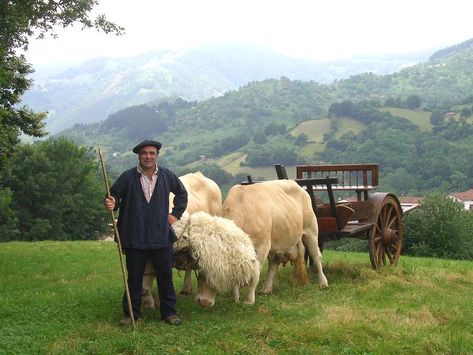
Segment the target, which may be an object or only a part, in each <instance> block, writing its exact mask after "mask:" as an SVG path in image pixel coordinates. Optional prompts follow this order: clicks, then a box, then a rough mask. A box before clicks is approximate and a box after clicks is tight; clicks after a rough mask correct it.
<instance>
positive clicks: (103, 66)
mask: <svg viewBox="0 0 473 355" xmlns="http://www.w3.org/2000/svg"><path fill="white" fill-rule="evenodd" d="M427 56H428V53H414V54H411V55H404V56H398V57H395V56H392V57H381V58H352V59H350V60H343V61H334V62H326V63H325V62H315V61H309V60H301V59H296V58H290V57H287V56H284V55H281V54H279V53H277V52H274V51H272V50H269V49H266V48H261V47H256V46H255V45H249V44H246V43H238V44H227V43H215V44H212V45H210V44H209V45H205V46H201V47H197V48H194V49H193V50H189V51H182V52H172V51H164V50H162V51H158V52H152V53H147V54H144V55H141V56H137V57H132V58H105V57H103V58H95V59H92V60H90V61H87V62H85V63H82V64H79V65H76V66H74V67H70V68H69V69H66V70H62V71H60V72H57V73H55V74H54V75H53V74H51V68H48V70H41V68H39V69H38V73H37V74H36V75H34V76H33V78H34V79H35V82H34V85H33V87H32V88H31V89H30V90H29V91H28V92H27V94H26V95H25V96H24V98H23V99H24V100H23V101H24V103H25V104H28V105H30V106H31V107H32V108H33V109H35V110H41V111H49V116H48V119H47V127H48V129H49V131H51V132H53V133H55V132H57V131H59V130H61V129H65V128H69V127H71V126H72V125H74V124H75V123H91V122H98V121H102V120H104V119H105V118H106V117H107V116H108V115H109V114H111V113H113V112H115V111H118V110H119V109H124V108H126V107H128V106H132V105H136V104H143V103H147V102H150V101H155V100H162V99H163V98H166V99H169V98H170V97H180V98H182V99H184V100H187V101H194V100H204V99H208V98H210V97H217V96H220V95H222V94H223V93H225V92H228V91H229V90H235V89H238V88H239V87H240V86H242V85H245V84H247V83H249V82H253V81H260V80H265V79H278V78H280V77H281V76H285V77H287V78H290V79H292V80H304V81H309V80H314V81H316V82H320V83H327V82H331V81H333V80H335V79H342V78H348V77H349V76H350V75H354V74H359V73H362V72H367V71H370V72H375V73H379V74H385V73H392V72H395V71H397V70H399V69H401V68H404V67H406V66H408V65H412V64H413V63H417V62H419V61H421V60H425V59H426V58H427Z"/></svg>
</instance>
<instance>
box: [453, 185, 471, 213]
mask: <svg viewBox="0 0 473 355" xmlns="http://www.w3.org/2000/svg"><path fill="white" fill-rule="evenodd" d="M448 197H450V198H451V199H452V200H454V201H457V202H460V203H463V205H464V206H465V210H470V211H473V189H470V190H467V191H463V192H452V193H449V194H448Z"/></svg>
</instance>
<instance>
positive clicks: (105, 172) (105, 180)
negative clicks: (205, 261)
mask: <svg viewBox="0 0 473 355" xmlns="http://www.w3.org/2000/svg"><path fill="white" fill-rule="evenodd" d="M99 156H100V164H101V165H102V173H103V180H104V182H105V190H106V191H107V197H111V195H110V187H109V185H108V177H107V170H106V169H105V163H104V160H103V155H102V150H101V149H100V148H99ZM110 217H111V218H112V225H113V233H114V234H115V239H116V241H117V243H118V255H119V257H120V267H121V269H122V276H123V284H124V285H125V293H126V300H127V302H128V313H129V314H130V318H131V324H132V325H133V328H135V316H134V315H133V307H132V306H131V297H130V290H129V288H128V282H127V280H126V272H125V268H124V267H123V255H122V244H121V242H120V235H119V234H118V228H117V222H116V221H115V214H114V213H113V210H110Z"/></svg>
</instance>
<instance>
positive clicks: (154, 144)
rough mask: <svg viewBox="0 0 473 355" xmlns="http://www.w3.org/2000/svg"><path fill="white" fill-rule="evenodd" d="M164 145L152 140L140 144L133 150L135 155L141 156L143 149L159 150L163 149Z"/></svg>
mask: <svg viewBox="0 0 473 355" xmlns="http://www.w3.org/2000/svg"><path fill="white" fill-rule="evenodd" d="M161 146H162V144H161V143H159V142H157V141H151V140H147V139H146V140H144V141H143V142H141V143H140V144H138V145H137V146H136V147H135V148H133V153H136V154H139V153H140V150H141V148H143V147H156V149H157V150H160V149H161Z"/></svg>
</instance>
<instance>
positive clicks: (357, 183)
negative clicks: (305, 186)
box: [296, 164, 379, 200]
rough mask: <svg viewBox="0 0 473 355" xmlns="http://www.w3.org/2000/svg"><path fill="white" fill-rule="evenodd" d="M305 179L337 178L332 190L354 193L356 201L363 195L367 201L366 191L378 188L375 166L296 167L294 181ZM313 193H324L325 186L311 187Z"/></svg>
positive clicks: (376, 166) (332, 165)
mask: <svg viewBox="0 0 473 355" xmlns="http://www.w3.org/2000/svg"><path fill="white" fill-rule="evenodd" d="M307 178H337V179H338V183H337V184H335V185H333V186H332V190H334V191H336V190H352V191H356V193H357V197H358V200H361V194H362V193H363V198H364V200H367V199H368V191H370V190H374V189H376V188H377V187H378V186H379V174H378V165H377V164H331V165H297V166H296V179H307ZM313 188H314V190H315V191H326V190H327V186H326V185H323V184H322V185H317V186H313Z"/></svg>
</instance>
